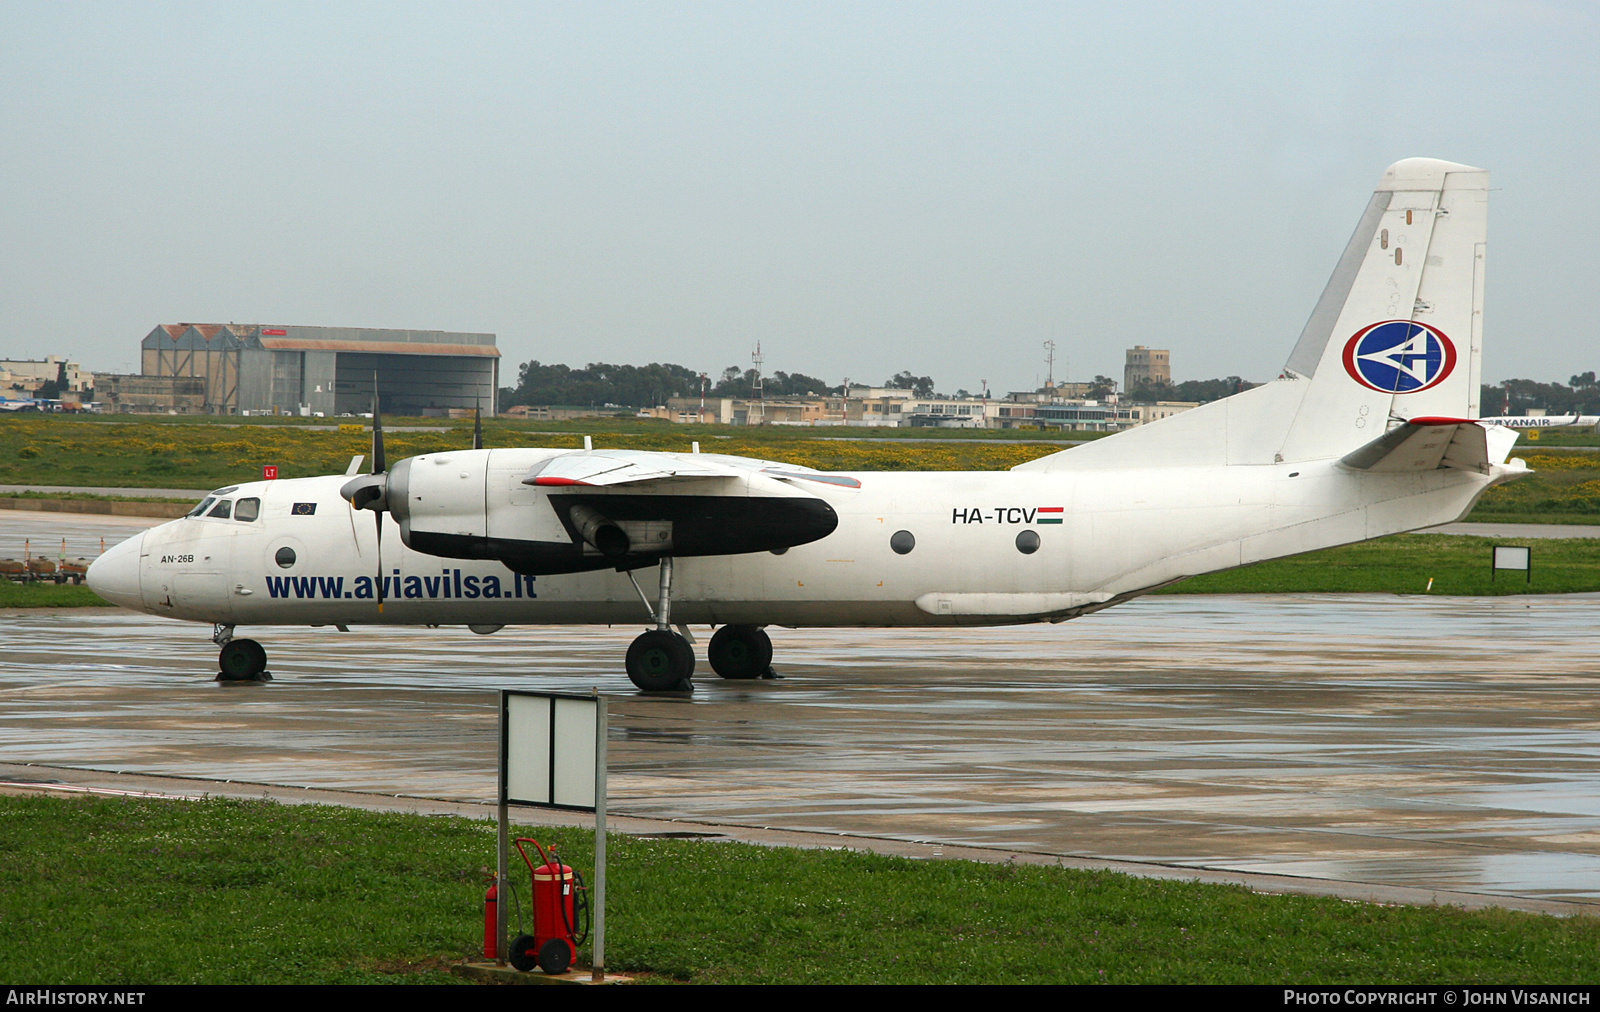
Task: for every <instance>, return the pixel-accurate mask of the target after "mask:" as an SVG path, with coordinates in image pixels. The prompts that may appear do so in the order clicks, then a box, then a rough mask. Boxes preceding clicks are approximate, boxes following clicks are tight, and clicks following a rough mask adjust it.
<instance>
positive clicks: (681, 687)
mask: <svg viewBox="0 0 1600 1012" xmlns="http://www.w3.org/2000/svg"><path fill="white" fill-rule="evenodd" d="M655 619H656V627H655V628H654V629H651V630H649V631H647V632H644V633H641V634H640V635H639V638H638V639H636V640H634V641H633V644H632V645H631V646H629V647H628V659H627V662H626V664H627V668H628V679H629V680H630V681H631V682H633V684H634V685H637V686H638V687H639V688H640V689H643V690H644V691H645V692H672V691H675V690H676V691H682V692H687V691H689V690H691V689H693V688H694V685H693V684H692V683H691V682H690V681H689V677H690V676H691V675H693V674H694V648H693V647H691V646H689V641H688V640H686V639H684V638H683V637H682V636H680V635H678V634H677V633H675V632H673V631H672V556H670V555H664V556H662V557H661V585H660V588H659V591H658V596H657V598H656V609H655Z"/></svg>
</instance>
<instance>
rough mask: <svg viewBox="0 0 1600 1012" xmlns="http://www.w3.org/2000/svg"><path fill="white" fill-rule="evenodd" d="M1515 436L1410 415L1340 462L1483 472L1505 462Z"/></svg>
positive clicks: (1369, 467) (1469, 422)
mask: <svg viewBox="0 0 1600 1012" xmlns="http://www.w3.org/2000/svg"><path fill="white" fill-rule="evenodd" d="M1516 440H1517V434H1516V433H1515V432H1512V431H1511V430H1509V429H1506V428H1502V427H1501V426H1499V425H1493V424H1489V423H1484V422H1480V421H1476V420H1474V419H1471V418H1433V417H1424V418H1413V419H1410V420H1409V421H1407V422H1406V423H1405V424H1404V425H1401V426H1399V427H1397V428H1394V429H1391V430H1390V431H1388V432H1386V433H1384V434H1383V435H1381V436H1379V437H1378V438H1377V439H1374V440H1373V441H1372V442H1370V443H1368V444H1367V445H1365V446H1363V447H1360V448H1359V449H1356V450H1352V451H1351V452H1350V453H1348V454H1346V455H1345V456H1344V457H1343V459H1342V460H1340V463H1342V464H1344V465H1345V466H1346V467H1351V468H1355V469H1356V470H1358V471H1371V472H1374V473H1386V474H1392V473H1398V472H1408V471H1436V470H1439V469H1441V468H1447V467H1453V468H1460V469H1461V470H1465V471H1477V472H1479V473H1481V474H1488V473H1489V469H1490V467H1491V466H1493V465H1494V464H1503V463H1505V459H1506V454H1507V453H1509V452H1510V451H1511V447H1512V445H1513V444H1514V443H1515V442H1516Z"/></svg>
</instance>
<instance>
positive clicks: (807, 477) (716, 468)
mask: <svg viewBox="0 0 1600 1012" xmlns="http://www.w3.org/2000/svg"><path fill="white" fill-rule="evenodd" d="M755 474H760V475H764V476H765V477H768V478H776V479H777V480H778V481H783V482H789V483H791V484H792V483H794V482H796V481H810V482H817V483H819V484H823V485H833V486H837V487H840V488H860V487H861V482H860V481H859V480H857V479H855V478H851V477H849V476H847V475H839V474H825V473H823V472H821V471H817V470H815V469H814V468H809V467H804V466H802V465H799V464H784V463H780V462H778V461H772V460H758V459H756V458H754V457H736V456H732V455H729V454H722V453H689V454H684V453H661V452H658V451H653V450H584V451H580V452H574V453H565V454H562V455H561V456H559V457H552V458H550V459H549V460H547V461H544V462H543V463H541V464H539V465H537V466H536V467H534V468H533V470H532V471H531V472H530V473H529V474H528V476H527V477H526V478H524V479H522V483H523V484H524V485H543V486H560V485H567V486H570V485H579V486H585V487H603V486H606V485H628V484H634V483H638V482H650V481H690V480H703V479H710V478H742V477H748V476H751V475H755Z"/></svg>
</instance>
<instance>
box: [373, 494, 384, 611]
mask: <svg viewBox="0 0 1600 1012" xmlns="http://www.w3.org/2000/svg"><path fill="white" fill-rule="evenodd" d="M372 519H373V520H375V521H377V523H378V551H377V552H376V553H375V554H376V555H377V557H378V614H379V615H382V614H383V514H382V513H380V512H377V511H374V512H373V514H372Z"/></svg>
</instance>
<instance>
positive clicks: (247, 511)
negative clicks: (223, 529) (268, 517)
mask: <svg viewBox="0 0 1600 1012" xmlns="http://www.w3.org/2000/svg"><path fill="white" fill-rule="evenodd" d="M260 515H261V500H260V499H257V498H254V497H251V498H249V499H240V500H239V501H238V503H236V504H235V505H234V507H233V518H234V519H235V520H243V521H245V522H246V523H249V522H250V521H252V520H254V519H255V518H256V517H259V516H260Z"/></svg>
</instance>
